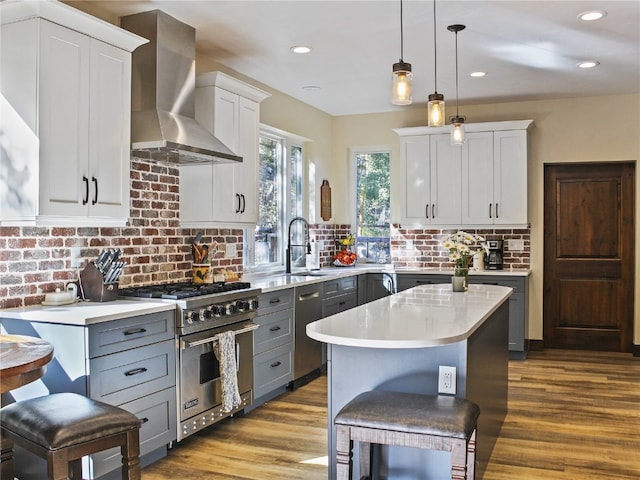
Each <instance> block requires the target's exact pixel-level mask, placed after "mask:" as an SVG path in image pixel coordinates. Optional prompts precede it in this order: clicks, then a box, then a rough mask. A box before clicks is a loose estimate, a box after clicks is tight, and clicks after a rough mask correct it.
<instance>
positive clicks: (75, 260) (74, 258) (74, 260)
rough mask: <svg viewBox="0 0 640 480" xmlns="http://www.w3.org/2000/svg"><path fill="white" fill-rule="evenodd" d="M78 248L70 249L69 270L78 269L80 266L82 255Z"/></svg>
mask: <svg viewBox="0 0 640 480" xmlns="http://www.w3.org/2000/svg"><path fill="white" fill-rule="evenodd" d="M81 252H82V250H81V248H80V247H71V268H80V267H81V266H82V260H83V259H82V257H81V256H80V255H81V254H82V253H81Z"/></svg>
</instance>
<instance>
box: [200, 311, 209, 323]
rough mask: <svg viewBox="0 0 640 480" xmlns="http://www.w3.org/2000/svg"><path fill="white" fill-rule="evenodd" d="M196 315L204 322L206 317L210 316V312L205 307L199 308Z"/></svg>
mask: <svg viewBox="0 0 640 480" xmlns="http://www.w3.org/2000/svg"><path fill="white" fill-rule="evenodd" d="M198 316H199V317H200V321H201V322H204V321H205V320H206V319H208V318H211V312H209V311H208V309H206V308H201V309H200V314H199V315H198Z"/></svg>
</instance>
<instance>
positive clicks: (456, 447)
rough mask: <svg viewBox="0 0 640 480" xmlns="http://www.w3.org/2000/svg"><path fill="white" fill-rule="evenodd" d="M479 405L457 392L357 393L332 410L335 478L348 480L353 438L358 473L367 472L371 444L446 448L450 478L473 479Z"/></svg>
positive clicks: (369, 470)
mask: <svg viewBox="0 0 640 480" xmlns="http://www.w3.org/2000/svg"><path fill="white" fill-rule="evenodd" d="M479 416H480V408H479V407H478V405H476V404H475V403H473V402H471V401H469V400H465V399H461V398H456V397H449V396H440V395H421V394H413V393H402V392H385V391H370V392H365V393H361V394H360V395H358V396H357V397H356V398H354V399H353V400H351V401H350V402H349V403H347V405H345V406H344V407H343V408H342V410H340V412H339V413H338V414H337V415H336V417H335V420H334V423H335V424H336V427H337V461H338V467H337V471H338V477H337V478H338V480H350V479H351V474H352V462H351V450H352V447H353V441H354V440H357V441H359V442H360V475H361V476H363V477H364V478H366V476H367V475H368V476H369V477H370V475H371V465H370V455H371V447H370V445H371V444H381V445H402V446H411V447H417V448H426V449H431V450H444V451H450V452H451V454H452V455H451V457H452V461H451V464H452V469H451V478H452V479H473V478H474V472H475V468H474V464H475V437H476V427H477V423H478V417H479Z"/></svg>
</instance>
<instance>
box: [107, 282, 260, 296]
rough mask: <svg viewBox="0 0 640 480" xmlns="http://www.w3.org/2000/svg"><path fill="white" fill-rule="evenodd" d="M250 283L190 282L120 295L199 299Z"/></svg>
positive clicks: (124, 291) (129, 290)
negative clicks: (202, 296)
mask: <svg viewBox="0 0 640 480" xmlns="http://www.w3.org/2000/svg"><path fill="white" fill-rule="evenodd" d="M250 287H251V284H250V283H249V282H232V283H224V282H220V283H203V284H195V283H188V282H178V283H166V284H160V285H146V286H143V287H131V288H121V289H120V290H119V291H118V294H119V295H120V296H122V297H139V298H164V299H167V300H179V299H183V298H190V297H199V296H201V295H211V294H216V293H224V292H230V291H233V290H242V289H245V288H250Z"/></svg>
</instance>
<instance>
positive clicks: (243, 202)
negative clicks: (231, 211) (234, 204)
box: [240, 193, 247, 213]
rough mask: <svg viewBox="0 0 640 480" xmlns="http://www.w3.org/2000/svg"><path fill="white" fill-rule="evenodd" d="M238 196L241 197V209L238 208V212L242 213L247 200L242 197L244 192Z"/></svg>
mask: <svg viewBox="0 0 640 480" xmlns="http://www.w3.org/2000/svg"><path fill="white" fill-rule="evenodd" d="M240 198H242V210H240V213H244V211H245V207H246V206H247V200H246V199H245V198H244V193H241V194H240Z"/></svg>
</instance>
